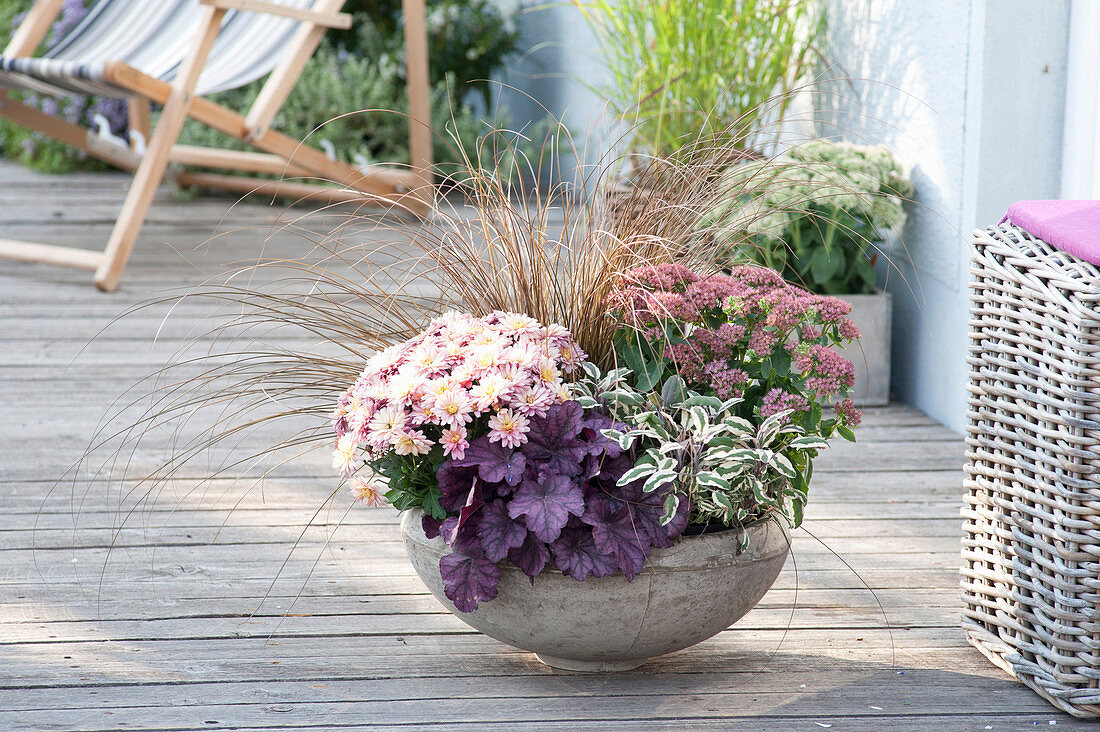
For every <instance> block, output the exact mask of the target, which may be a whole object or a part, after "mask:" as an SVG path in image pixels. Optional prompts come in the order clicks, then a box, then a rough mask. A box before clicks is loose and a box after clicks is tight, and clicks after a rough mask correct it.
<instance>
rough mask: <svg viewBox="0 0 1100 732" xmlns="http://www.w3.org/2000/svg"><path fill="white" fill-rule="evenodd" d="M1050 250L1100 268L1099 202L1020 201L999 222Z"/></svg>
mask: <svg viewBox="0 0 1100 732" xmlns="http://www.w3.org/2000/svg"><path fill="white" fill-rule="evenodd" d="M1005 221H1008V222H1011V223H1012V225H1013V226H1018V227H1019V228H1021V229H1023V230H1024V231H1026V232H1027V233H1029V234H1031V235H1032V236H1034V237H1035V238H1037V239H1042V240H1043V241H1045V242H1046V243H1048V244H1050V245H1051V246H1052V247H1055V248H1057V249H1061V250H1062V251H1063V252H1066V253H1068V254H1072V255H1073V256H1075V257H1078V258H1080V259H1083V260H1085V261H1086V262H1089V263H1091V264H1097V265H1100V201H1020V202H1018V203H1014V204H1012V205H1011V206H1009V207H1008V211H1006V212H1005V216H1004V218H1003V219H1001V223H1002V224H1003V223H1004V222H1005Z"/></svg>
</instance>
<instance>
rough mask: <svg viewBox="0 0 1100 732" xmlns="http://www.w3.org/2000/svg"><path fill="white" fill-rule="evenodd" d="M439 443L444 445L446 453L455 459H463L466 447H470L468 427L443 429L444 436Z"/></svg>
mask: <svg viewBox="0 0 1100 732" xmlns="http://www.w3.org/2000/svg"><path fill="white" fill-rule="evenodd" d="M439 444H440V445H442V446H443V454H444V455H449V456H451V457H452V458H454V459H455V460H461V459H462V458H464V457H465V456H466V449H467V448H469V447H470V442H469V440H467V439H466V428H465V427H459V428H458V429H457V430H451V429H446V430H443V436H442V437H441V438H440V440H439Z"/></svg>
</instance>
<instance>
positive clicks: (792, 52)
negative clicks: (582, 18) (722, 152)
mask: <svg viewBox="0 0 1100 732" xmlns="http://www.w3.org/2000/svg"><path fill="white" fill-rule="evenodd" d="M575 2H577V4H578V5H579V6H580V7H581V9H582V10H583V11H584V12H585V14H586V16H587V17H588V19H589V21H590V24H591V26H592V28H593V30H594V31H595V33H596V36H597V38H598V39H599V41H600V45H601V47H602V50H603V55H604V59H605V61H606V65H607V68H608V70H609V72H610V75H611V83H610V84H609V86H608V87H607V89H606V90H601V91H602V92H604V93H605V94H606V98H607V99H608V100H609V102H610V104H611V106H612V108H613V110H614V111H615V113H616V114H617V115H618V116H619V117H620V118H622V119H623V120H624V121H626V123H627V125H628V126H629V127H631V134H632V137H633V144H632V147H633V149H635V150H636V151H638V152H643V153H648V154H656V155H658V156H668V155H672V154H674V153H675V152H676V151H678V150H679V149H680V148H681V147H683V146H684V145H686V144H689V143H690V142H692V141H693V140H695V139H696V138H698V137H699V136H704V137H706V136H708V135H710V134H712V133H715V132H719V131H724V132H727V133H728V134H730V135H732V139H731V142H732V145H733V147H734V148H737V149H740V148H744V147H746V146H747V145H749V144H750V143H751V137H752V135H753V134H754V133H756V132H758V131H759V130H761V129H763V128H765V127H766V126H767V125H768V124H769V123H771V124H772V126H775V123H776V122H777V120H779V119H782V117H783V116H784V114H785V113H786V111H787V108H788V105H789V103H790V100H791V96H790V94H789V92H790V91H791V90H793V89H795V88H796V87H797V86H799V85H800V84H801V83H802V82H804V81H805V80H806V78H807V76H808V74H809V73H810V71H811V69H812V68H813V65H814V63H815V61H816V56H815V52H814V42H815V41H816V39H817V38H818V36H819V34H820V32H821V30H822V28H823V22H824V21H823V17H824V16H823V15H822V14H821V12H820V10H819V8H818V7H817V4H816V3H810V2H801V1H799V0H666V1H663V2H658V3H653V2H647V1H646V0H622V1H619V0H575ZM773 98H775V99H776V100H777V101H776V103H775V104H771V105H769V104H768V103H767V102H768V101H769V100H771V99H773ZM765 115H770V116H771V118H770V119H767V118H765Z"/></svg>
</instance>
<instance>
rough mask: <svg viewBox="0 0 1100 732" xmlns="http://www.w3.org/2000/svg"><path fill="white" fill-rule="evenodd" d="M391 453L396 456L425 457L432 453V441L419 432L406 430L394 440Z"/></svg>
mask: <svg viewBox="0 0 1100 732" xmlns="http://www.w3.org/2000/svg"><path fill="white" fill-rule="evenodd" d="M393 451H394V452H396V453H397V454H398V455H427V454H428V453H429V452H431V451H432V441H431V440H429V439H428V438H427V437H425V436H424V433H423V432H421V431H420V430H407V431H405V432H402V433H401V434H400V435H398V436H397V438H396V439H394V441H393Z"/></svg>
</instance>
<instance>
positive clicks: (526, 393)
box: [510, 386, 554, 417]
mask: <svg viewBox="0 0 1100 732" xmlns="http://www.w3.org/2000/svg"><path fill="white" fill-rule="evenodd" d="M510 401H511V403H512V408H513V409H515V410H516V411H517V412H519V413H520V414H522V415H524V416H525V417H542V416H545V415H546V413H547V412H548V411H550V407H551V405H553V404H554V392H553V390H552V389H550V388H549V387H547V386H535V387H531V386H525V387H523V388H522V389H519V390H518V391H516V392H514V393H513V394H512V397H511V400H510Z"/></svg>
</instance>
